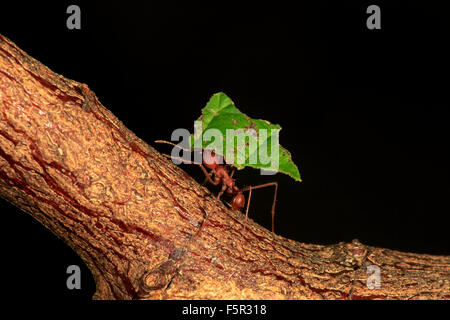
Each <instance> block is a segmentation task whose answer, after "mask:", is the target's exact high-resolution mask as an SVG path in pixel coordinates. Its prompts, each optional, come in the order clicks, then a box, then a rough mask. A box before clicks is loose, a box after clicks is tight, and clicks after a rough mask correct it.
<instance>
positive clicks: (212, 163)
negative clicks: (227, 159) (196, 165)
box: [203, 150, 222, 169]
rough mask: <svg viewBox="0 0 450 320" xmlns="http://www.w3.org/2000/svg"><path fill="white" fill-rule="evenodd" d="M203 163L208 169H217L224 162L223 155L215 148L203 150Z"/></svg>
mask: <svg viewBox="0 0 450 320" xmlns="http://www.w3.org/2000/svg"><path fill="white" fill-rule="evenodd" d="M203 164H204V165H205V167H207V168H208V169H216V168H217V166H218V165H219V164H222V157H221V156H220V155H217V154H216V153H215V152H214V151H213V150H203Z"/></svg>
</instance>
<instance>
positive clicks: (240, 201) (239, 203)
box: [231, 192, 245, 210]
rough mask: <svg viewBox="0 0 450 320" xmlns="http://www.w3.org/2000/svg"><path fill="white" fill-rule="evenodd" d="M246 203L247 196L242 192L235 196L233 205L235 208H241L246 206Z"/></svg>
mask: <svg viewBox="0 0 450 320" xmlns="http://www.w3.org/2000/svg"><path fill="white" fill-rule="evenodd" d="M244 204H245V197H244V195H243V194H242V193H240V192H239V193H238V194H237V195H235V196H234V198H233V202H232V203H231V206H232V208H233V210H241V209H242V208H243V207H244Z"/></svg>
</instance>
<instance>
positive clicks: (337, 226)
mask: <svg viewBox="0 0 450 320" xmlns="http://www.w3.org/2000/svg"><path fill="white" fill-rule="evenodd" d="M298 2H299V3H302V4H297V5H296V6H294V5H291V4H281V3H279V2H272V3H268V4H267V5H264V4H261V3H253V4H251V5H250V4H247V5H243V4H242V3H241V4H231V3H230V2H225V1H223V2H218V1H213V2H209V3H202V4H193V3H191V2H188V1H186V2H185V3H175V2H165V1H161V2H160V3H154V2H153V1H150V2H146V3H144V2H142V3H141V2H137V1H135V2H132V1H125V2H117V3H111V2H107V1H105V2H99V3H93V2H90V3H87V2H80V1H71V2H67V1H58V2H56V1H55V3H54V4H43V3H41V2H40V3H29V4H28V3H27V4H23V3H18V4H8V5H7V4H6V3H2V4H1V5H0V33H1V34H3V35H4V36H6V37H8V38H10V39H11V40H12V41H14V42H15V43H16V44H17V45H18V46H19V47H20V48H22V49H23V50H25V51H26V52H27V53H28V54H30V55H31V56H33V57H34V58H36V59H38V60H39V61H41V62H42V63H44V64H45V65H47V66H48V67H50V68H51V69H52V70H54V71H55V72H57V73H60V74H62V75H64V76H65V77H68V78H71V79H74V80H77V81H79V82H83V83H86V84H88V85H89V87H90V88H91V89H92V90H93V91H94V92H95V93H96V95H97V96H98V97H99V99H100V101H101V102H102V103H103V104H104V105H105V106H106V107H107V108H108V109H110V110H111V111H112V112H113V113H114V114H115V115H116V116H117V117H118V118H119V119H120V120H121V121H123V123H124V124H125V125H126V126H127V127H128V128H129V129H130V130H132V131H133V132H135V133H136V134H137V135H138V136H139V137H140V138H142V139H143V140H145V141H146V142H148V143H150V144H151V145H154V144H153V141H154V140H156V139H166V140H170V135H171V133H172V131H173V130H174V129H177V128H186V129H188V130H189V131H191V132H192V130H193V122H194V120H195V119H197V118H198V116H199V115H200V112H201V108H202V107H204V105H205V104H206V102H207V101H208V99H209V98H210V96H211V95H212V94H213V93H215V92H218V91H224V92H225V93H226V94H228V95H229V96H230V97H231V98H232V99H233V100H234V102H235V104H236V106H237V107H238V108H239V109H240V110H241V111H242V112H244V113H246V114H247V115H249V116H250V117H252V118H262V119H266V120H269V121H271V122H272V123H278V124H280V125H281V126H282V128H283V129H282V131H281V134H280V143H281V144H282V145H283V146H284V147H285V148H286V149H288V150H289V151H290V152H291V154H292V156H293V159H294V161H295V162H296V164H297V165H298V166H299V169H300V173H301V175H302V179H303V182H302V183H298V182H294V181H293V180H292V179H290V178H289V177H287V176H281V175H276V176H260V175H259V171H257V170H253V169H246V170H244V171H240V172H239V173H238V175H237V178H238V184H239V185H241V186H243V185H249V184H259V183H264V182H268V181H273V180H275V181H278V182H279V197H278V203H277V216H276V231H277V233H278V234H280V235H282V236H284V237H287V238H291V239H295V240H298V241H301V242H308V243H318V244H331V243H337V242H340V241H351V240H352V239H354V238H357V239H359V240H360V241H361V242H362V243H364V244H367V245H372V246H379V247H386V248H390V249H397V250H402V251H409V252H417V253H429V254H446V255H448V254H450V246H449V241H448V235H447V232H448V214H449V213H450V210H449V209H450V203H449V192H450V185H449V160H450V159H449V158H450V157H449V153H448V141H449V140H448V139H449V131H450V130H449V126H448V121H449V101H448V100H449V99H448V85H449V81H448V75H449V68H448V57H449V56H450V55H449V51H448V49H447V48H446V47H445V46H444V45H445V42H448V39H449V34H448V32H446V31H447V30H448V29H449V28H448V17H446V15H445V14H446V11H445V10H444V8H442V7H439V6H436V5H434V4H429V2H424V1H422V2H411V1H395V3H392V2H390V3H388V2H382V1H370V2H367V1H321V0H320V1H319V0H318V1H312V2H311V3H314V4H311V3H309V4H304V3H303V2H300V1H298ZM70 4H78V5H79V6H80V8H81V13H82V21H81V24H82V26H81V30H68V29H67V28H66V19H67V17H68V14H66V8H67V6H68V5H70ZM370 4H377V5H379V6H380V7H381V25H382V28H381V30H368V29H367V27H366V19H367V17H368V14H367V13H366V8H367V7H368V5H370ZM445 19H446V20H445ZM156 148H158V149H159V150H161V151H162V152H168V149H167V148H164V146H158V145H157V146H156ZM183 169H185V170H186V171H187V172H188V173H189V174H191V175H193V176H194V177H195V178H196V179H197V180H198V181H201V180H202V174H201V172H200V170H199V169H198V168H196V167H190V166H183ZM211 190H213V191H214V189H211ZM271 196H272V191H271V190H270V189H269V190H260V191H258V192H255V193H254V196H253V197H252V210H251V213H250V215H251V217H252V218H253V219H254V220H256V221H257V222H258V223H260V224H262V225H263V226H265V227H267V228H270V206H271V199H270V198H271ZM0 205H1V209H2V210H1V212H2V217H3V221H2V223H3V228H2V230H3V233H2V234H1V243H2V244H3V254H2V261H3V264H2V274H3V275H7V276H6V277H4V278H3V279H2V285H3V288H4V290H7V291H8V292H10V293H12V294H13V295H15V296H21V295H23V292H24V290H26V292H27V295H30V296H34V297H42V298H45V299H75V298H79V299H90V298H91V297H92V294H93V292H94V290H95V285H94V282H93V279H92V278H91V276H90V274H89V271H88V269H87V268H86V267H85V266H84V264H83V262H82V261H81V259H80V258H79V257H78V256H77V255H76V254H75V253H74V252H72V250H71V249H70V248H69V247H68V246H66V245H65V244H64V243H63V242H62V241H60V240H59V239H57V238H56V237H55V236H54V235H53V234H52V233H50V232H49V231H48V230H46V229H45V228H44V227H42V226H41V225H40V224H39V223H37V222H36V221H34V220H33V219H32V218H31V217H29V216H28V215H26V214H25V213H22V212H21V211H20V210H18V209H16V208H15V207H13V206H11V205H10V204H9V203H7V202H6V201H3V200H2V201H1V203H0ZM18 230H19V231H20V232H19V231H18ZM71 264H77V265H80V266H81V267H82V272H83V275H84V276H83V278H82V279H83V283H82V287H83V288H82V290H80V291H76V290H75V291H69V290H67V289H66V286H65V280H66V277H67V275H66V273H65V270H66V268H67V266H68V265H71ZM88 275H89V276H88Z"/></svg>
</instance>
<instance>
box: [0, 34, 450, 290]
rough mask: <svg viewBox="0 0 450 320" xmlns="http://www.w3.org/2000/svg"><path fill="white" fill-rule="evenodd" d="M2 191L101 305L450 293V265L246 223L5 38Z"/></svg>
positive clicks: (85, 91)
mask: <svg viewBox="0 0 450 320" xmlns="http://www.w3.org/2000/svg"><path fill="white" fill-rule="evenodd" d="M149 121H150V122H151V121H152V119H149ZM0 195H1V197H3V198H4V199H6V200H7V201H9V202H11V203H13V204H14V205H15V206H17V207H19V208H20V209H22V210H23V211H25V212H27V213H29V214H31V215H32V216H33V217H34V218H35V219H37V220H38V221H40V222H41V223H42V224H43V225H45V226H46V227H47V228H48V229H49V230H51V231H52V232H53V233H55V234H56V235H57V236H58V237H59V238H61V239H62V240H63V241H65V242H66V243H67V244H68V245H69V246H71V247H72V248H73V250H75V251H76V252H77V253H78V254H79V255H80V256H81V257H82V258H83V260H84V261H85V263H86V264H87V266H88V267H89V268H90V270H91V271H92V273H93V276H94V278H95V281H96V286H97V290H96V293H95V295H94V298H95V299H449V298H450V286H449V282H450V257H445V256H431V255H424V254H412V253H403V252H398V251H393V250H388V249H382V248H375V247H370V246H366V245H363V244H361V243H359V242H358V241H357V240H355V241H353V242H352V243H339V244H336V245H331V246H323V245H312V244H304V243H298V242H295V241H292V240H289V239H285V238H283V237H280V236H274V235H273V234H272V233H271V232H270V231H268V230H266V229H264V228H262V227H260V226H259V225H257V224H255V223H254V222H253V221H251V220H249V221H245V220H244V216H243V215H242V213H240V212H236V211H232V210H230V209H228V208H226V207H225V206H224V205H223V203H222V202H221V201H217V200H216V199H215V198H214V195H212V194H211V193H210V192H209V191H208V190H207V189H205V188H204V187H202V186H200V185H199V184H198V183H197V182H196V181H194V180H193V179H192V178H191V177H189V176H188V175H187V174H186V173H185V172H184V171H182V170H181V169H179V168H178V167H176V166H175V165H173V164H172V163H171V162H169V161H167V160H166V159H165V158H164V157H162V156H161V155H160V154H159V153H158V152H157V151H155V149H153V148H152V147H150V146H149V145H147V144H146V143H145V142H144V141H142V140H140V139H139V138H138V137H136V136H135V135H134V134H133V133H132V132H131V131H130V130H128V129H127V128H125V126H124V125H123V124H122V123H121V122H120V121H119V120H118V119H117V118H116V117H115V116H114V115H113V114H112V113H111V112H110V111H108V110H107V109H106V108H105V107H103V105H102V104H101V103H100V102H99V101H98V99H97V98H96V96H95V95H94V93H93V92H92V91H90V90H89V88H88V87H87V86H86V85H84V84H81V83H78V82H76V81H73V80H69V79H66V78H64V77H63V76H61V75H58V74H56V73H54V72H52V71H51V70H50V69H48V68H47V67H45V66H44V65H42V64H41V63H40V62H38V61H36V60H35V59H33V58H31V57H30V56H28V55H27V54H26V53H25V52H23V51H22V50H21V49H19V48H18V47H17V46H16V45H15V44H14V43H13V42H11V41H10V40H8V39H7V38H5V37H3V36H1V35H0ZM22 236H23V237H25V236H26V235H22ZM30 241H32V240H31V239H30ZM370 265H376V266H378V267H379V268H380V271H381V273H380V276H381V283H380V289H369V288H368V287H367V285H366V281H367V279H368V277H369V276H370V274H368V273H367V269H368V266H370Z"/></svg>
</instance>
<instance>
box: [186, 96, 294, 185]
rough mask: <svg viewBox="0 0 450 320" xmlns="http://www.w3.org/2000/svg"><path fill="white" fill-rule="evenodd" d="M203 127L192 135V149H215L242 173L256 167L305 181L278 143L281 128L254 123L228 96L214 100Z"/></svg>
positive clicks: (206, 109) (202, 119)
mask: <svg viewBox="0 0 450 320" xmlns="http://www.w3.org/2000/svg"><path fill="white" fill-rule="evenodd" d="M200 125H201V127H198V128H196V133H195V135H191V147H193V148H203V149H212V150H214V151H215V153H216V154H220V155H222V156H224V157H225V159H226V163H228V164H232V165H234V166H235V167H237V168H238V169H242V168H244V167H252V168H255V169H262V170H264V171H266V172H272V174H273V173H274V172H281V173H284V174H287V175H289V176H291V177H292V178H293V179H295V180H296V181H301V178H300V173H299V170H298V168H297V166H296V165H295V164H294V162H293V161H292V157H291V154H290V153H289V152H288V151H287V150H286V149H285V148H283V147H282V146H281V145H279V143H278V140H279V131H280V130H281V127H280V126H279V125H277V124H271V123H270V122H268V121H265V120H259V119H251V118H250V117H248V116H247V115H245V114H244V113H242V112H241V111H239V110H238V109H237V108H236V106H235V105H234V103H233V101H232V100H231V99H230V98H229V97H228V96H227V95H226V94H225V93H223V92H219V93H216V94H214V95H213V96H212V97H211V99H210V100H209V102H208V103H207V104H206V106H205V107H204V108H203V110H202V115H201V116H200V118H199V119H198V120H197V122H196V126H200ZM200 133H201V135H200ZM268 174H269V173H268Z"/></svg>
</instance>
